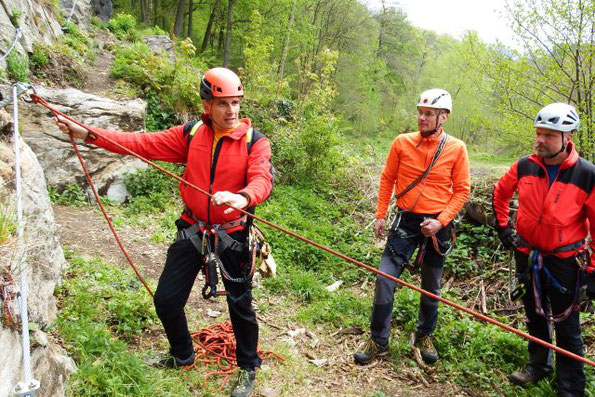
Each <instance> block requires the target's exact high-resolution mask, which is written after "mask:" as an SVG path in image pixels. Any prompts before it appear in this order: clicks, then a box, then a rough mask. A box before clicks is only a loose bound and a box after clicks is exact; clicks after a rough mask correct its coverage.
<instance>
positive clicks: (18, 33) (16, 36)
mask: <svg viewBox="0 0 595 397" xmlns="http://www.w3.org/2000/svg"><path fill="white" fill-rule="evenodd" d="M21 33H22V31H21V28H14V41H13V42H12V45H11V46H10V48H9V49H8V50H7V51H6V52H5V53H4V55H2V58H0V61H3V60H4V59H5V58H6V57H7V56H8V55H9V54H10V52H11V51H12V50H13V49H14V46H15V45H17V41H18V40H19V37H21Z"/></svg>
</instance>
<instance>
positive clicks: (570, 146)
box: [529, 141, 578, 170]
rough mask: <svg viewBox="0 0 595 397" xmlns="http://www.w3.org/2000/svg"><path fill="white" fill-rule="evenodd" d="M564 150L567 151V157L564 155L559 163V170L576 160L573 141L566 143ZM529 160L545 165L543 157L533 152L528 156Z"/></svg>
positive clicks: (574, 162)
mask: <svg viewBox="0 0 595 397" xmlns="http://www.w3.org/2000/svg"><path fill="white" fill-rule="evenodd" d="M566 152H567V153H568V157H566V158H565V159H564V161H562V163H561V164H560V169H561V170H564V169H566V168H570V167H572V166H573V165H575V164H576V162H577V161H578V152H577V151H576V148H575V147H574V143H573V142H572V141H571V142H570V143H568V146H566ZM529 160H531V161H533V162H534V163H537V164H540V165H542V166H545V163H544V162H543V158H541V157H539V156H538V155H536V154H535V153H533V154H532V155H530V156H529Z"/></svg>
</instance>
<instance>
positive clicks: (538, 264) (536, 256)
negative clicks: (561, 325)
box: [529, 251, 585, 323]
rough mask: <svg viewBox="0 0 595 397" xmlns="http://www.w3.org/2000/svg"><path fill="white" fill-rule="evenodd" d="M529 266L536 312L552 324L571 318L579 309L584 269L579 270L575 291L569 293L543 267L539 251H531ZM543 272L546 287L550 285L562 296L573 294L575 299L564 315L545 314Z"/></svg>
mask: <svg viewBox="0 0 595 397" xmlns="http://www.w3.org/2000/svg"><path fill="white" fill-rule="evenodd" d="M529 266H531V270H532V288H531V289H532V291H533V299H534V301H535V312H536V313H537V314H539V315H540V316H542V317H545V318H546V319H547V320H548V321H549V322H551V323H558V322H561V321H564V320H566V319H567V318H568V316H570V314H571V313H572V312H574V311H576V310H578V309H579V306H580V305H579V293H580V286H581V283H582V280H583V279H584V276H585V274H584V269H582V268H579V269H578V275H577V278H576V285H575V288H574V291H569V290H568V289H567V288H566V287H564V286H562V285H561V284H560V282H559V281H558V280H557V279H556V278H555V277H554V276H553V275H552V274H551V273H550V271H549V270H548V269H547V267H545V266H543V255H542V253H541V252H539V251H531V253H530V254H529ZM541 272H543V274H544V275H545V280H546V285H549V286H551V287H553V288H555V289H556V290H558V291H559V292H560V293H561V294H573V295H574V298H573V300H572V303H571V304H570V306H568V307H567V308H566V310H564V311H563V312H562V313H559V314H557V315H555V316H552V315H549V314H547V313H545V311H544V309H543V305H542V303H541V292H542V288H541V277H540V273H541Z"/></svg>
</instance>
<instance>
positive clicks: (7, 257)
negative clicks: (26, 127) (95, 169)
mask: <svg viewBox="0 0 595 397" xmlns="http://www.w3.org/2000/svg"><path fill="white" fill-rule="evenodd" d="M2 130H3V131H4V130H6V128H3V129H2ZM21 143H22V145H21V150H20V156H21V176H22V203H23V218H24V232H23V238H22V243H17V241H16V239H15V238H14V237H13V238H8V239H7V240H4V241H2V242H0V243H1V244H0V259H1V260H0V272H2V273H3V274H4V276H6V275H9V276H11V277H9V278H8V279H7V278H6V277H3V278H2V285H1V287H2V288H4V289H5V290H9V291H13V292H14V291H17V290H18V274H19V271H18V267H17V263H21V264H22V265H23V266H26V267H27V269H28V278H27V279H28V284H29V288H28V294H27V298H28V309H29V310H28V313H29V321H30V322H33V323H36V324H37V325H38V326H39V330H38V331H35V332H34V335H35V338H32V345H31V346H32V348H31V366H32V373H33V377H34V378H35V379H37V380H39V381H41V384H42V388H41V393H40V394H39V395H41V396H61V395H64V381H65V380H66V378H67V377H68V376H69V375H70V374H71V373H72V372H73V371H74V370H75V369H76V367H75V365H74V362H73V361H72V359H70V358H69V357H67V356H66V355H65V352H64V351H63V350H62V348H61V347H60V346H59V345H58V344H57V343H56V342H55V341H53V340H52V338H51V337H48V335H46V334H45V332H44V330H45V329H46V327H47V326H48V325H49V324H51V323H52V322H53V321H54V320H55V318H56V311H57V309H56V302H55V298H54V296H53V295H54V288H55V287H56V285H57V284H58V283H60V274H61V271H62V268H63V267H64V265H65V260H64V254H63V252H62V248H61V246H60V243H59V241H58V237H57V233H56V226H55V223H54V215H53V211H52V207H51V205H50V200H49V198H48V195H47V191H46V184H45V177H44V173H43V169H42V168H41V166H40V164H39V163H38V161H37V158H36V156H35V154H34V153H33V152H32V151H31V149H30V148H29V147H28V146H27V145H26V143H24V142H23V141H21ZM14 188H15V187H14V153H13V149H12V139H11V138H10V137H9V136H7V135H2V136H0V197H2V202H1V203H0V210H1V211H2V215H3V217H4V219H6V218H9V219H13V220H14V214H15V205H14V203H15V193H14ZM18 247H23V248H22V249H18ZM19 252H22V254H19ZM14 253H17V254H16V255H14ZM16 258H18V259H19V260H18V261H17V260H16ZM10 278H12V280H10ZM9 297H10V299H9V300H8V302H7V304H8V306H7V307H9V308H12V311H13V313H18V308H17V306H16V299H15V297H14V295H12V296H10V295H9ZM33 340H35V342H34V341H33ZM0 351H2V354H0V379H2V382H0V396H9V395H12V388H13V387H14V386H15V385H16V383H17V382H19V381H23V380H24V378H23V369H22V354H21V341H20V334H19V333H18V332H17V331H16V330H15V329H14V328H12V327H10V326H8V324H5V323H1V324H0Z"/></svg>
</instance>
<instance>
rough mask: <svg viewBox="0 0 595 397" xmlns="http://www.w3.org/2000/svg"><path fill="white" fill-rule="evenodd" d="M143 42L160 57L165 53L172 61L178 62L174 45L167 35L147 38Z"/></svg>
mask: <svg viewBox="0 0 595 397" xmlns="http://www.w3.org/2000/svg"><path fill="white" fill-rule="evenodd" d="M143 41H144V42H145V43H146V44H147V45H148V46H149V48H150V49H151V50H152V51H153V52H154V53H155V54H158V55H160V54H164V53H165V54H167V55H168V56H169V60H170V61H172V62H174V61H175V60H176V56H175V53H174V43H173V42H172V41H171V40H170V38H169V37H167V36H165V35H154V36H145V37H143Z"/></svg>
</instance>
